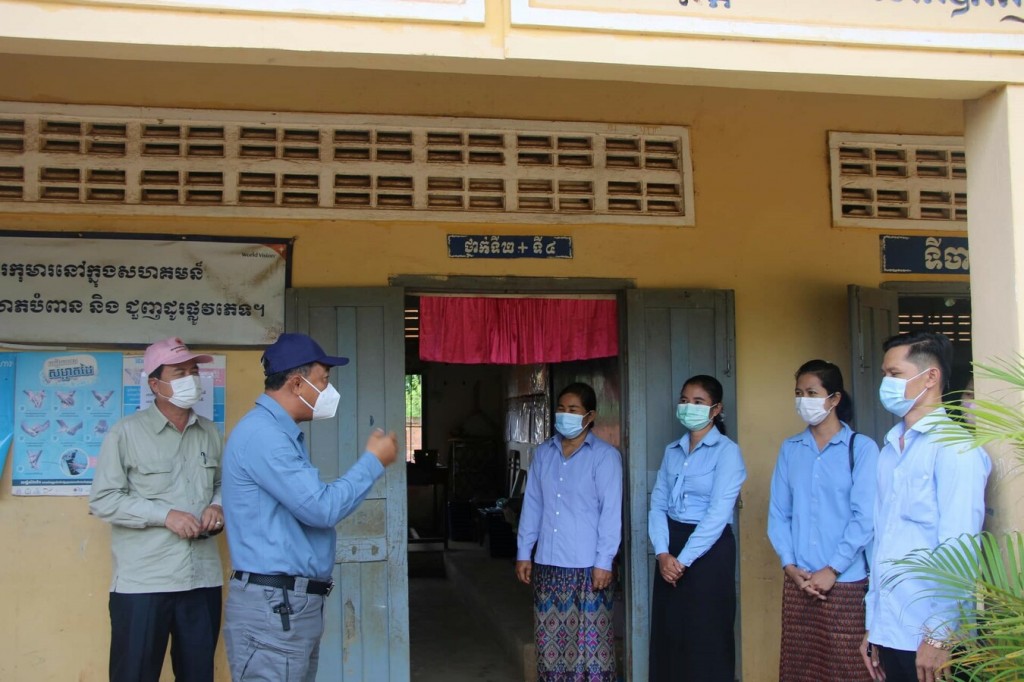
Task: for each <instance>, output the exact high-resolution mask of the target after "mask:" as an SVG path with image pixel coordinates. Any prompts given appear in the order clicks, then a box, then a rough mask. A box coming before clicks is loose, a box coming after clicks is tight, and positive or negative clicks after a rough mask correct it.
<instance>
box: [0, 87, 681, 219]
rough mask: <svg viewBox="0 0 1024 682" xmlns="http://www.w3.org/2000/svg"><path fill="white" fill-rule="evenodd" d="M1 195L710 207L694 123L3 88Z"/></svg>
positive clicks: (476, 212)
mask: <svg viewBox="0 0 1024 682" xmlns="http://www.w3.org/2000/svg"><path fill="white" fill-rule="evenodd" d="M4 112H6V113H4ZM140 112H141V114H142V117H140ZM0 206H2V207H3V208H4V209H5V210H14V211H18V210H21V211H40V210H43V211H73V210H81V208H80V207H82V206H88V207H89V209H88V210H90V211H93V212H100V213H104V212H114V211H120V212H127V213H156V214H159V213H175V214H194V213H200V214H201V213H211V214H224V213H228V214H232V215H234V214H240V213H241V214H245V213H260V214H264V215H270V214H273V215H288V214H294V215H303V216H310V217H315V216H321V217H331V218H337V217H339V216H348V217H352V216H358V217H360V218H375V217H377V218H381V219H396V218H398V219H400V218H403V217H404V218H409V219H424V218H428V219H430V220H437V219H441V220H485V221H488V222H537V221H538V220H539V219H540V216H557V221H558V222H563V223H564V222H581V223H582V222H605V223H609V222H611V223H623V224H630V223H641V224H662V225H665V224H667V225H692V224H693V222H694V216H693V180H692V172H691V163H690V144H689V133H688V131H687V129H686V128H682V127H675V126H654V127H652V126H643V127H641V126H628V125H615V126H609V125H606V124H600V123H579V122H573V123H568V122H566V123H561V122H558V123H555V122H538V121H517V120H507V119H505V120H494V119H450V118H445V119H435V118H430V117H389V116H380V117H366V116H358V117H357V116H343V115H339V116H318V115H303V114H287V115H285V114H281V115H278V114H269V113H264V114H253V113H250V112H227V111H185V110H139V109H131V110H128V109H120V108H115V107H105V108H102V109H99V108H91V107H74V106H66V107H56V108H55V107H53V106H48V107H46V109H45V111H40V110H39V109H38V107H37V105H31V104H24V103H6V104H5V103H0ZM76 207H79V208H77V209H76Z"/></svg>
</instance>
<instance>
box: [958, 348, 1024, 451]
mask: <svg viewBox="0 0 1024 682" xmlns="http://www.w3.org/2000/svg"><path fill="white" fill-rule="evenodd" d="M974 374H975V376H976V377H980V378H985V379H995V380H997V381H999V382H1000V383H1001V384H1003V386H1002V388H1000V389H998V390H997V391H996V392H995V393H994V394H993V396H992V398H988V399H985V398H982V399H977V400H975V401H974V404H973V405H972V406H970V407H964V406H963V405H961V404H960V403H959V402H950V403H946V404H945V405H943V407H945V408H946V411H947V412H948V413H949V414H950V415H951V416H952V417H954V418H955V419H957V420H958V421H960V422H962V426H961V427H957V428H952V429H946V430H944V431H943V432H942V433H941V434H940V437H941V438H940V439H941V440H942V441H944V442H948V443H963V444H964V445H968V444H970V445H973V446H978V447H982V446H985V445H988V444H990V443H1007V444H1009V445H1010V446H1011V447H1013V448H1014V450H1015V451H1016V452H1017V455H1018V458H1022V459H1024V403H1022V402H1021V400H1022V399H1024V356H1020V355H1018V356H1017V357H1016V358H1015V360H1012V361H1006V360H996V361H994V362H993V363H992V364H982V363H980V362H979V363H974ZM971 421H973V424H972V423H969V422H971Z"/></svg>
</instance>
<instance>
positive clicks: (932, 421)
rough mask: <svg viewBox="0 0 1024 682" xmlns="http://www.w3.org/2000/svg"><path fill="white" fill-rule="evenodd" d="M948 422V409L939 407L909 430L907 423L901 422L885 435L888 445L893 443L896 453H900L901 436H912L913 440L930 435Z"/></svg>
mask: <svg viewBox="0 0 1024 682" xmlns="http://www.w3.org/2000/svg"><path fill="white" fill-rule="evenodd" d="M948 421H949V416H948V415H947V414H946V409H945V408H943V407H938V408H935V409H934V410H932V411H931V412H929V413H928V414H926V415H925V416H923V417H921V418H920V419H918V420H917V421H916V422H915V423H914V425H913V426H911V427H910V428H909V429H908V428H907V427H906V422H905V421H903V420H900V422H899V423H898V424H896V426H894V427H892V428H891V429H889V432H888V433H887V434H885V441H886V442H887V443H892V446H893V447H894V448H896V452H900V447H899V442H900V437H901V436H908V435H910V436H911V437H912V438H916V437H917V434H921V433H928V432H929V431H931V430H932V429H934V428H936V427H937V426H940V425H941V424H944V423H946V422H948ZM911 432H916V433H911ZM904 441H906V438H904ZM904 445H905V444H904Z"/></svg>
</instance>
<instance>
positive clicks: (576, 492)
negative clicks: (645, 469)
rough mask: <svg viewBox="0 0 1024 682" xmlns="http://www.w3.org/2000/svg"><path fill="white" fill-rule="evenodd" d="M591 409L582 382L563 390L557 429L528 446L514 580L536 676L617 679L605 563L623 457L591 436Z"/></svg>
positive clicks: (618, 506) (612, 543)
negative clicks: (524, 608)
mask: <svg viewBox="0 0 1024 682" xmlns="http://www.w3.org/2000/svg"><path fill="white" fill-rule="evenodd" d="M596 410H597V397H596V396H595V395H594V389H593V388H591V387H590V386H589V385H587V384H584V383H574V384H569V385H568V386H566V387H565V388H564V389H562V392H561V393H559V394H558V406H557V407H556V409H555V431H557V434H556V435H554V436H552V437H551V438H549V439H547V440H546V441H544V442H543V443H542V444H541V445H540V446H538V447H537V450H536V451H535V452H534V454H533V461H532V462H531V463H530V471H529V475H528V476H527V479H526V494H525V497H524V499H523V513H522V515H521V516H520V518H519V546H518V550H517V554H516V559H517V560H516V577H517V578H518V579H519V580H520V581H521V582H523V583H526V584H527V585H531V584H532V585H533V603H534V609H535V611H534V615H535V618H534V625H535V627H536V641H537V673H538V679H539V680H540V682H614V681H615V680H616V679H617V676H616V672H615V633H614V632H613V630H612V596H613V592H614V590H613V587H612V561H613V560H614V558H615V554H616V553H617V552H618V550H619V541H620V539H621V535H622V457H621V456H620V455H619V451H618V450H616V449H615V448H614V447H613V446H611V445H610V444H608V443H606V442H605V441H603V440H601V439H600V438H598V437H597V436H595V435H594V434H593V433H592V432H591V431H592V427H593V425H594V416H595V411H596ZM535 545H536V548H537V552H536V555H535V556H533V557H532V559H531V555H533V549H534V546H535Z"/></svg>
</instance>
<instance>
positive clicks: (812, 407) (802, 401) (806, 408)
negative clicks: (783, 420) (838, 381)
mask: <svg viewBox="0 0 1024 682" xmlns="http://www.w3.org/2000/svg"><path fill="white" fill-rule="evenodd" d="M833 395H835V394H833ZM831 397H832V396H831V395H830V396H828V397H826V398H797V399H796V413H797V414H798V415H800V418H801V419H803V420H804V421H805V422H807V423H808V424H810V425H811V426H817V425H818V424H820V423H821V422H823V421H825V417H827V416H828V415H829V412H831V411H832V410H833V408H835V405H833V406H832V407H830V408H828V409H827V410H826V409H825V401H826V400H828V399H829V398H831Z"/></svg>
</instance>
